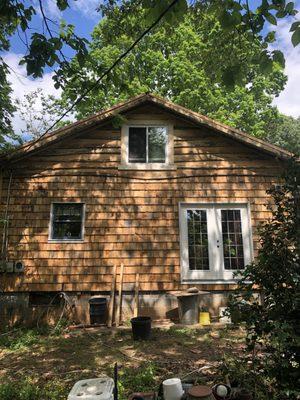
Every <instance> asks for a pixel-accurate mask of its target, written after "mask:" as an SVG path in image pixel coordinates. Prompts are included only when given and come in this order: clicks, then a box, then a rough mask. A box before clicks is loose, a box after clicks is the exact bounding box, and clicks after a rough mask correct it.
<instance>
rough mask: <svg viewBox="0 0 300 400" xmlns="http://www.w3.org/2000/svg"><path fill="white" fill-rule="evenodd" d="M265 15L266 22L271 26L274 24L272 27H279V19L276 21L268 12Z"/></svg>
mask: <svg viewBox="0 0 300 400" xmlns="http://www.w3.org/2000/svg"><path fill="white" fill-rule="evenodd" d="M264 15H265V18H266V20H267V21H268V22H269V23H270V24H272V25H277V19H276V17H274V15H273V14H271V13H269V12H267V13H265V14H264Z"/></svg>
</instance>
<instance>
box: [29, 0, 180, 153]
mask: <svg viewBox="0 0 300 400" xmlns="http://www.w3.org/2000/svg"><path fill="white" fill-rule="evenodd" d="M178 1H179V0H173V1H172V3H170V4H169V5H168V7H167V8H166V9H165V10H164V11H163V12H162V13H161V14H160V15H159V17H158V18H157V19H156V20H155V21H154V22H153V23H152V24H151V25H150V26H149V27H148V28H147V29H146V30H145V31H144V32H143V33H142V34H141V35H140V36H139V37H138V38H137V39H136V40H135V41H134V42H133V43H132V45H131V46H130V47H128V49H127V50H126V51H125V52H124V53H122V54H121V55H120V56H119V57H118V58H117V60H116V61H115V62H114V63H113V64H112V65H111V66H110V67H109V68H108V69H107V70H106V71H104V72H103V74H102V75H101V76H100V77H99V78H98V79H97V80H96V81H95V83H94V84H93V85H92V86H91V87H89V88H88V89H87V90H86V91H85V92H83V94H82V95H81V96H79V97H78V99H77V100H75V101H74V102H73V104H72V105H71V106H70V107H69V108H68V109H67V110H66V111H65V112H64V113H63V114H62V115H61V116H60V117H59V118H58V119H57V120H56V121H55V122H54V123H53V124H52V125H51V126H50V127H49V128H48V129H47V130H46V131H45V132H44V133H43V134H42V135H41V136H40V137H39V138H38V139H37V140H36V141H34V142H32V143H31V144H30V146H29V147H28V148H27V150H28V149H30V147H32V146H33V145H34V144H36V143H37V142H38V141H39V140H41V138H42V137H43V136H45V135H46V134H47V133H49V132H50V131H51V130H52V129H53V128H54V127H55V125H56V124H58V123H59V122H60V121H61V120H62V119H63V118H64V117H65V116H66V115H67V114H69V112H70V111H72V110H73V109H74V107H75V106H76V105H77V104H79V103H80V102H81V101H82V100H83V99H84V98H85V97H86V95H87V94H89V93H90V92H91V91H92V90H94V89H95V88H96V87H97V86H98V85H99V83H100V82H101V81H102V79H103V78H105V77H106V76H107V75H108V74H109V73H110V72H111V71H112V70H113V69H114V68H115V67H116V65H118V64H119V63H120V62H121V61H122V60H123V58H125V57H126V56H127V55H128V54H129V53H130V52H131V50H132V49H133V48H134V47H135V46H136V45H137V44H138V43H139V42H140V41H141V40H142V39H143V38H144V36H146V35H147V34H148V33H149V32H150V31H151V30H152V29H153V28H154V27H155V26H156V25H157V24H158V23H159V22H160V21H161V19H162V18H163V17H164V16H165V15H166V14H167V13H168V12H169V11H170V10H171V8H172V7H173V6H174V5H175V4H176V3H177V2H178Z"/></svg>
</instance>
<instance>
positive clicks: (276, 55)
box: [273, 50, 285, 68]
mask: <svg viewBox="0 0 300 400" xmlns="http://www.w3.org/2000/svg"><path fill="white" fill-rule="evenodd" d="M273 61H275V62H277V63H278V64H280V66H281V67H282V68H284V67H285V59H284V55H283V53H282V51H280V50H274V51H273Z"/></svg>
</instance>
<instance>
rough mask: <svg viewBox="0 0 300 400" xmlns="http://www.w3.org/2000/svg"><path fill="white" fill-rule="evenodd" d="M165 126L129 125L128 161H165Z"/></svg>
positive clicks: (166, 135) (166, 134) (166, 137)
mask: <svg viewBox="0 0 300 400" xmlns="http://www.w3.org/2000/svg"><path fill="white" fill-rule="evenodd" d="M167 142H168V133H167V128H166V127H163V126H147V127H129V132H128V162H129V163H160V164H164V163H166V159H167Z"/></svg>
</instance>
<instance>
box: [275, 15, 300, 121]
mask: <svg viewBox="0 0 300 400" xmlns="http://www.w3.org/2000/svg"><path fill="white" fill-rule="evenodd" d="M298 19H299V18H298ZM290 26H291V22H287V21H280V22H279V23H278V26H277V28H276V32H277V40H278V46H277V48H279V49H280V50H281V51H282V52H283V53H284V55H285V60H286V67H285V73H286V75H287V77H288V82H287V84H286V87H285V89H284V91H283V92H282V93H281V94H280V95H279V97H277V98H275V99H274V104H275V105H277V107H278V108H279V110H280V111H281V112H282V113H284V114H287V115H292V116H293V117H299V116H300V45H298V46H297V47H293V45H292V43H291V32H289V29H290Z"/></svg>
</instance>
